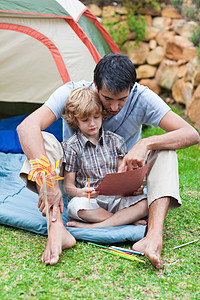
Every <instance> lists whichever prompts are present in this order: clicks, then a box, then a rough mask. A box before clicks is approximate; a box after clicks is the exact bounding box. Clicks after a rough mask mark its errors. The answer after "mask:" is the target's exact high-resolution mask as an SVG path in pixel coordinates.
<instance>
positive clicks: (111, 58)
mask: <svg viewBox="0 0 200 300" xmlns="http://www.w3.org/2000/svg"><path fill="white" fill-rule="evenodd" d="M135 81H136V71H135V67H134V65H133V63H132V61H131V60H130V59H129V58H128V56H126V55H123V54H107V55H105V56H104V57H103V58H102V59H101V60H100V61H99V62H98V64H97V65H96V67H95V69H94V82H95V83H96V85H97V89H98V91H99V90H101V89H102V87H103V86H104V87H105V88H106V89H108V90H109V91H110V92H112V93H114V94H117V93H119V92H122V91H124V90H127V89H131V88H132V87H133V85H134V84H135Z"/></svg>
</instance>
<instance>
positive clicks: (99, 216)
mask: <svg viewBox="0 0 200 300" xmlns="http://www.w3.org/2000/svg"><path fill="white" fill-rule="evenodd" d="M112 215H113V214H112V213H111V212H109V211H107V210H105V209H104V208H102V207H99V208H96V209H80V210H79V211H78V216H79V217H80V218H81V219H82V220H84V221H85V222H88V223H96V222H102V221H104V220H106V219H108V218H110V217H111V216H112Z"/></svg>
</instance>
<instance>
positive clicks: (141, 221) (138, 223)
mask: <svg viewBox="0 0 200 300" xmlns="http://www.w3.org/2000/svg"><path fill="white" fill-rule="evenodd" d="M133 225H144V226H145V225H147V221H146V220H138V221H136V222H134V223H133Z"/></svg>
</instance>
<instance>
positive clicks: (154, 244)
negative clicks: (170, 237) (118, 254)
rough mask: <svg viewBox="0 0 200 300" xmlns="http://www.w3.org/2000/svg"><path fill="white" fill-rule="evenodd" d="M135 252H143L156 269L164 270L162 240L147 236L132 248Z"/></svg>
mask: <svg viewBox="0 0 200 300" xmlns="http://www.w3.org/2000/svg"><path fill="white" fill-rule="evenodd" d="M132 249H133V250H135V251H139V252H143V253H144V254H145V255H146V256H147V257H148V259H149V260H150V261H151V263H152V264H153V266H154V267H155V268H156V269H161V268H162V260H161V252H162V238H160V237H158V238H157V237H156V238H154V237H152V236H151V237H150V236H146V237H144V238H143V239H141V240H140V241H138V242H137V243H135V244H134V245H133V246H132Z"/></svg>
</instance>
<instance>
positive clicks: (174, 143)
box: [119, 111, 200, 172]
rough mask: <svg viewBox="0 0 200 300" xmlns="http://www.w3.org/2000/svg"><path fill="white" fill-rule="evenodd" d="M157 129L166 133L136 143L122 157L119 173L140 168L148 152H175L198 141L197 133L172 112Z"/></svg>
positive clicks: (199, 139) (199, 138)
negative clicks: (126, 168)
mask: <svg viewBox="0 0 200 300" xmlns="http://www.w3.org/2000/svg"><path fill="white" fill-rule="evenodd" d="M159 127H160V128H162V129H163V130H165V131H166V133H164V134H161V135H154V136H149V137H147V138H144V139H141V140H140V141H138V142H137V143H136V144H135V145H134V146H133V147H132V148H131V150H130V151H129V152H128V153H127V155H126V156H125V157H124V159H123V162H122V164H121V166H120V168H119V171H120V172H123V171H124V170H125V167H126V165H127V166H128V170H131V169H132V168H133V167H138V166H139V167H141V166H142V165H143V163H144V160H145V157H146V154H147V152H148V150H177V149H183V148H187V147H189V146H192V145H194V144H197V143H198V142H199V141H200V137H199V134H198V133H197V131H196V130H195V129H194V128H193V127H192V126H191V125H189V124H188V123H187V122H186V121H184V120H183V119H182V118H181V117H179V116H178V115H177V114H175V113H174V112H172V111H169V112H168V113H167V114H166V115H165V116H164V117H163V118H162V120H161V121H160V123H159Z"/></svg>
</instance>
